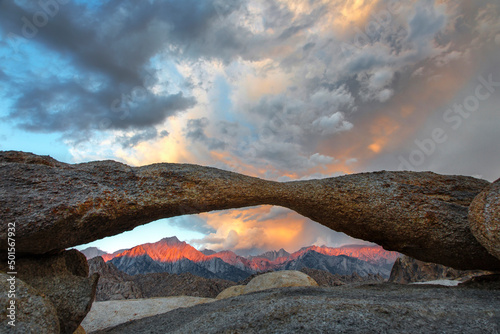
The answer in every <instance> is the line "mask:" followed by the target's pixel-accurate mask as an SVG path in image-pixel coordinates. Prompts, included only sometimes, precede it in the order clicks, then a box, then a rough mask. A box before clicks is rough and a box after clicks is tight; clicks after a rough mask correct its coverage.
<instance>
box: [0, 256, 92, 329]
mask: <svg viewBox="0 0 500 334" xmlns="http://www.w3.org/2000/svg"><path fill="white" fill-rule="evenodd" d="M7 269H8V267H7V263H5V262H0V271H4V272H7V271H8V270H7ZM16 271H17V277H18V278H19V279H21V280H22V281H24V282H26V283H27V284H29V285H30V286H31V287H33V288H35V290H36V291H39V292H40V293H42V294H43V295H45V296H47V297H48V299H49V300H50V301H51V303H52V305H53V306H54V307H55V310H56V312H57V317H58V319H59V327H60V331H61V333H68V334H72V333H73V332H74V331H75V330H76V329H77V328H78V326H79V325H80V323H81V322H82V320H83V319H84V318H85V316H86V315H87V313H88V312H89V310H90V307H91V306H92V302H93V301H94V299H95V292H96V287H97V281H98V278H99V275H98V274H94V275H92V276H91V277H87V276H88V265H87V260H86V259H85V256H84V255H83V254H82V253H80V252H78V251H77V250H70V251H63V252H61V253H58V254H54V255H38V256H29V257H21V258H18V259H16ZM20 308H21V306H20Z"/></svg>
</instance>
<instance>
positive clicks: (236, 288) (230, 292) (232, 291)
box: [216, 285, 245, 299]
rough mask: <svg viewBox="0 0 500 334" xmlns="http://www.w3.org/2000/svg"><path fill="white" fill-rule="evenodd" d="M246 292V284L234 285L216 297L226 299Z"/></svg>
mask: <svg viewBox="0 0 500 334" xmlns="http://www.w3.org/2000/svg"><path fill="white" fill-rule="evenodd" d="M244 293H245V285H233V286H231V287H229V288H227V289H225V290H224V291H222V292H221V293H219V294H218V295H217V297H216V299H226V298H231V297H236V296H239V295H243V294H244Z"/></svg>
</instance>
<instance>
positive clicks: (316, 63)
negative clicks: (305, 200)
mask: <svg viewBox="0 0 500 334" xmlns="http://www.w3.org/2000/svg"><path fill="white" fill-rule="evenodd" d="M499 17H500V3H499V2H498V1H495V0H474V1H472V0H470V1H465V0H462V1H460V0H459V1H447V0H408V1H405V2H402V1H395V0H371V1H370V0H347V1H345V0H342V1H340V0H290V1H285V0H205V1H195V0H182V1H180V0H164V1H160V0H145V1H133V0H119V1H118V0H107V1H104V0H102V1H101V0H100V1H82V0H73V1H70V0H41V1H23V0H0V60H1V61H0V150H21V151H27V152H33V153H36V154H42V155H50V156H52V157H54V158H56V159H58V160H60V161H64V162H67V163H81V162H87V161H93V160H105V159H113V160H116V161H121V162H124V163H127V164H129V165H133V166H142V165H148V164H151V163H156V162H171V163H193V164H200V165H205V166H213V167H217V168H221V169H224V170H230V171H235V172H239V173H243V174H246V175H251V176H257V177H261V178H264V179H268V180H277V181H289V180H301V179H314V178H325V177H336V176H341V175H345V174H351V173H360V172H371V171H378V170H414V171H428V170H429V171H433V172H436V173H441V174H460V175H470V176H474V177H478V178H483V179H486V180H489V181H494V180H496V179H498V178H500V172H499V169H498V166H499V165H500V148H499V147H500V145H498V143H499V142H500V131H499V130H498V129H499V125H500V122H499V120H500V118H499V116H500V113H499V106H500V20H499V19H498V18H499ZM173 235H176V236H178V237H179V239H181V240H186V241H188V242H190V243H191V244H193V245H194V246H196V247H198V248H210V249H214V250H223V249H231V250H234V251H236V252H237V253H239V254H242V255H248V254H256V253H259V252H261V251H267V250H270V249H279V248H282V247H283V248H285V249H286V250H288V251H294V250H297V249H299V248H300V247H303V246H308V245H311V244H317V245H322V244H325V245H327V246H340V245H343V244H348V243H359V242H360V241H358V240H354V239H351V238H350V237H347V236H346V235H344V234H342V233H337V232H334V231H331V230H328V229H326V228H325V227H323V226H321V225H319V224H317V223H315V222H312V221H310V220H308V219H306V218H304V217H301V216H299V215H298V214H296V213H294V212H292V211H290V210H286V209H283V208H277V207H268V206H262V207H255V208H247V209H240V210H228V211H222V212H213V213H206V214H201V215H195V216H184V217H177V218H172V219H167V220H162V221H158V222H154V223H152V224H149V225H146V226H142V227H138V228H137V229H135V230H134V231H132V232H127V233H125V234H123V235H120V236H117V237H113V238H106V239H103V240H101V241H97V242H95V243H93V244H92V245H96V246H98V247H100V248H101V249H103V250H106V251H115V250H117V249H121V248H129V247H132V246H134V245H136V244H139V243H143V242H153V241H157V240H159V239H161V238H163V237H168V236H173Z"/></svg>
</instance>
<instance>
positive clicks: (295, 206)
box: [0, 152, 500, 270]
mask: <svg viewBox="0 0 500 334" xmlns="http://www.w3.org/2000/svg"><path fill="white" fill-rule="evenodd" d="M488 185H489V183H488V182H487V181H483V180H478V179H475V178H471V177H464V176H445V175H438V174H434V173H429V172H425V173H414V172H377V173H365V174H355V175H348V176H343V177H337V178H330V179H323V180H312V181H300V182H288V183H277V182H270V181H264V180H260V179H257V178H253V177H248V176H244V175H240V174H236V173H232V172H227V171H222V170H218V169H215V168H208V167H201V166H195V165H182V164H155V165H150V166H144V167H137V168H132V167H129V166H126V165H124V164H121V163H118V162H114V161H100V162H91V163H84V164H76V165H69V164H64V163H61V162H58V161H56V160H54V159H52V158H50V157H42V156H36V155H33V154H29V153H22V152H0V215H1V216H2V218H3V222H4V224H2V226H0V249H1V250H5V249H6V240H7V239H6V237H5V236H6V234H7V226H8V224H9V223H16V232H17V234H16V247H17V251H18V252H19V253H45V252H49V251H52V250H58V249H64V248H68V247H72V246H76V245H79V244H84V243H88V242H91V241H93V240H97V239H100V238H103V237H106V236H110V235H115V234H118V233H121V232H124V231H127V230H130V229H133V228H134V227H136V226H138V225H142V224H145V223H148V222H151V221H153V220H157V219H160V218H167V217H173V216H178V215H185V214H193V213H201V212H207V211H211V210H223V209H231V208H240V207H246V206H253V205H260V204H270V205H279V206H284V207H288V208H290V209H292V210H295V211H297V212H298V213H300V214H302V215H304V216H306V217H309V218H311V219H312V220H314V221H317V222H319V223H321V224H323V225H325V226H327V227H329V228H331V229H333V230H336V231H341V232H345V233H347V234H349V235H351V236H353V237H356V238H361V239H364V240H369V241H372V242H375V243H378V244H379V245H381V246H383V247H384V248H386V249H388V250H394V251H398V252H401V253H403V254H406V255H409V256H411V257H413V258H417V259H419V260H422V261H427V262H434V263H441V264H444V265H448V266H452V267H454V268H458V269H486V270H493V269H500V260H499V259H497V258H495V257H494V256H492V255H491V254H489V253H488V252H487V250H486V249H485V248H484V247H483V246H482V245H481V244H480V243H479V242H478V241H477V240H476V238H475V237H474V236H473V234H472V232H471V231H470V228H469V224H468V221H467V214H468V206H469V205H470V203H471V202H472V200H473V199H474V197H476V196H477V195H478V194H479V193H480V192H481V191H482V190H483V189H484V188H485V187H486V186H488Z"/></svg>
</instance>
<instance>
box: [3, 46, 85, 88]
mask: <svg viewBox="0 0 500 334" xmlns="http://www.w3.org/2000/svg"><path fill="white" fill-rule="evenodd" d="M12 51H13V50H12V49H11V48H10V49H9V48H7V49H6V48H0V56H1V57H2V59H3V60H4V63H3V64H2V66H1V68H2V70H3V71H4V72H5V73H6V74H7V75H8V76H10V77H11V78H16V79H20V78H21V79H24V80H25V81H26V82H33V81H34V79H35V78H34V76H35V77H36V79H46V78H49V77H57V78H59V80H72V79H74V77H75V75H76V71H75V70H74V69H73V67H72V66H71V65H70V62H69V61H68V60H66V59H63V58H61V56H60V55H58V54H57V53H55V52H53V51H51V50H50V49H48V48H46V47H44V46H42V45H41V44H39V43H36V41H30V40H25V41H24V42H22V43H21V44H19V45H18V52H17V53H12Z"/></svg>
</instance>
